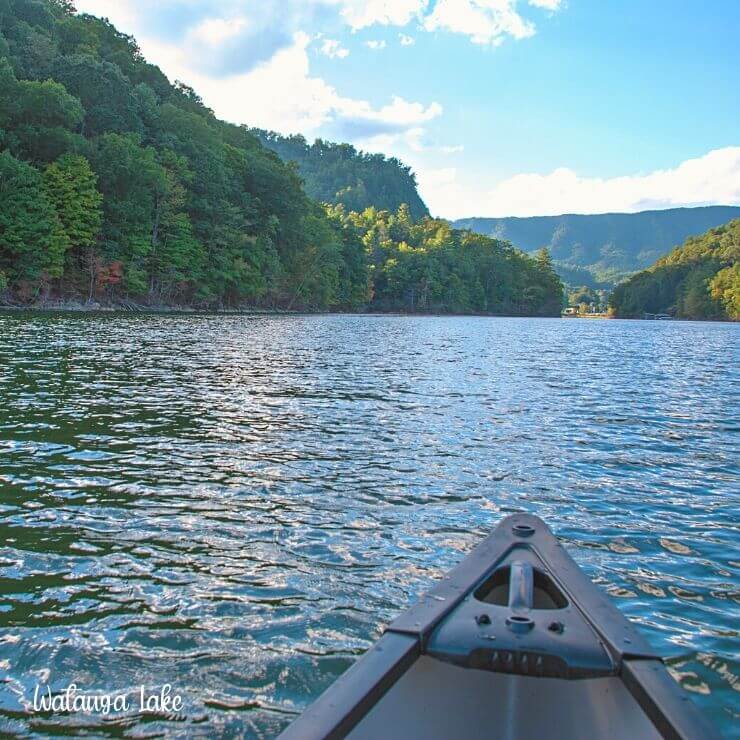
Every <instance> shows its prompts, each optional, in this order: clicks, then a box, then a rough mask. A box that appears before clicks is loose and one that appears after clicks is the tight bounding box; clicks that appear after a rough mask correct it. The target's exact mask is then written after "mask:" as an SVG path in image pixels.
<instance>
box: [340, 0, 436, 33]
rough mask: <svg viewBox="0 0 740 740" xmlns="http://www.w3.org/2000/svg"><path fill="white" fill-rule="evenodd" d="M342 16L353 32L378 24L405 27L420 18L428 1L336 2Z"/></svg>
mask: <svg viewBox="0 0 740 740" xmlns="http://www.w3.org/2000/svg"><path fill="white" fill-rule="evenodd" d="M336 1H337V4H338V5H340V6H341V15H342V17H343V18H344V19H345V21H346V22H347V23H348V24H349V25H350V26H351V28H352V30H354V31H357V30H359V29H360V28H367V27H368V26H373V25H376V24H379V25H384V26H405V25H407V24H408V23H410V22H411V20H412V19H413V18H415V17H417V16H420V15H421V14H422V13H423V11H424V10H425V9H426V7H427V5H428V0H336Z"/></svg>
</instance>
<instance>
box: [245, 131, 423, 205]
mask: <svg viewBox="0 0 740 740" xmlns="http://www.w3.org/2000/svg"><path fill="white" fill-rule="evenodd" d="M251 132H252V133H253V134H254V135H255V136H257V137H258V138H259V140H260V141H261V142H262V144H264V146H266V147H268V148H269V149H272V150H273V151H274V152H276V153H277V154H278V155H279V156H280V158H281V159H283V160H284V161H286V162H295V163H296V165H297V166H298V172H299V173H300V175H301V177H302V178H303V181H304V184H305V188H306V192H307V193H308V195H309V196H310V197H311V198H314V199H315V200H318V201H321V202H322V203H335V204H340V205H343V206H344V207H345V209H346V210H348V211H363V210H365V208H370V207H375V208H379V209H381V210H388V211H396V210H398V208H399V206H400V205H401V204H402V203H405V204H406V205H407V206H408V207H409V211H410V213H411V216H412V217H413V218H414V219H420V218H423V217H424V216H428V215H429V211H428V209H427V207H426V205H424V201H423V200H422V199H421V198H420V197H419V193H418V192H417V190H416V178H415V176H414V173H413V172H412V171H411V168H410V167H407V166H406V165H404V164H403V163H401V162H399V161H398V160H397V159H396V158H395V157H391V158H386V157H385V156H383V155H382V154H367V153H365V152H358V151H357V150H356V149H355V148H354V147H353V146H352V145H351V144H334V143H332V142H328V141H322V140H321V139H316V141H315V142H314V143H313V144H309V143H308V142H307V141H306V139H305V138H304V137H303V136H300V135H297V136H281V135H280V134H278V133H275V132H274V131H263V130H261V129H251Z"/></svg>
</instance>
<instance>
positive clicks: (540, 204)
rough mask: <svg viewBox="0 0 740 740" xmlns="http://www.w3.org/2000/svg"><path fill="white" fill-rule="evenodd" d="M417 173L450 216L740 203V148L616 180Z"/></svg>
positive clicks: (557, 173)
mask: <svg viewBox="0 0 740 740" xmlns="http://www.w3.org/2000/svg"><path fill="white" fill-rule="evenodd" d="M418 176H419V185H420V190H421V194H422V197H424V198H425V199H426V201H427V204H428V205H429V207H430V209H431V211H432V213H435V214H439V215H442V216H446V217H448V218H462V217H465V216H555V215H560V214H562V213H608V212H628V213H634V212H635V211H643V210H649V209H661V208H675V207H679V206H701V205H712V204H716V203H722V204H726V205H740V147H725V148H724V149H715V150H713V151H711V152H709V153H707V154H705V155H704V156H702V157H697V158H696V159H688V160H686V161H684V162H681V163H680V164H679V165H677V166H676V167H674V168H672V169H667V170H657V171H655V172H651V173H647V174H636V175H626V176H621V177H612V178H597V177H582V176H579V175H578V174H576V173H575V172H574V171H573V170H571V169H568V168H566V167H561V168H559V169H556V170H554V171H553V172H550V173H548V174H536V173H528V174H521V175H515V176H514V177H510V178H508V179H506V180H503V181H502V182H499V183H496V184H493V186H490V185H488V186H486V185H484V184H482V183H480V182H477V183H476V184H475V185H474V186H471V185H467V184H465V183H462V182H461V181H460V178H459V176H458V172H457V170H455V169H454V168H443V169H437V170H428V171H424V170H423V169H422V170H420V171H419V173H418Z"/></svg>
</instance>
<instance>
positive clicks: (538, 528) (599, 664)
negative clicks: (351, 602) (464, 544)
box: [281, 514, 719, 740]
mask: <svg viewBox="0 0 740 740" xmlns="http://www.w3.org/2000/svg"><path fill="white" fill-rule="evenodd" d="M345 737H346V738H351V739H352V740H378V739H380V738H382V739H384V740H395V739H396V738H398V739H399V740H400V739H402V738H403V739H404V740H408V739H413V738H420V739H422V738H423V740H437V739H439V740H442V739H444V740H449V739H451V738H461V739H462V738H465V739H468V738H469V739H471V740H473V739H476V738H487V739H488V740H490V739H491V738H494V739H499V738H500V739H501V740H529V739H530V738H535V739H536V738H568V740H580V739H583V740H593V739H594V738H617V739H619V738H625V739H626V740H638V739H642V738H661V737H663V738H682V739H683V740H698V739H700V738H717V737H719V735H718V734H717V731H716V730H715V729H714V728H713V726H712V725H711V724H710V723H709V722H708V721H707V720H706V719H705V718H704V716H703V715H702V714H701V713H700V712H699V711H698V709H697V708H696V707H695V706H694V705H693V703H692V702H691V699H690V698H689V696H688V695H687V694H686V693H685V692H684V691H683V689H681V687H680V686H679V685H678V684H677V683H676V682H675V681H674V680H673V679H672V678H671V677H670V675H669V674H668V672H667V670H666V668H665V666H664V664H663V662H662V660H661V658H660V656H658V655H657V654H656V653H655V651H654V650H653V649H652V648H651V647H650V645H648V643H647V642H646V640H645V639H644V638H643V637H642V636H641V635H640V633H639V632H638V631H637V629H636V628H635V626H634V625H632V624H631V623H630V622H629V621H627V619H625V618H624V617H623V616H622V614H621V613H620V612H619V610H618V609H616V607H615V606H614V605H613V604H612V603H611V602H610V601H609V599H608V597H607V596H606V595H605V594H604V593H602V592H601V591H600V590H599V589H598V588H597V587H596V586H595V585H594V584H593V583H592V582H591V581H590V580H589V579H588V578H587V577H586V575H585V574H584V573H583V572H582V571H581V570H580V569H579V567H578V566H577V565H576V563H575V562H574V561H573V560H572V559H571V557H570V556H569V555H568V554H567V553H566V552H565V550H564V549H563V547H562V546H561V545H560V544H559V543H558V541H557V539H556V538H555V536H554V535H553V534H552V532H551V531H550V530H549V528H548V527H547V525H546V524H545V523H544V522H543V521H542V520H541V519H539V518H538V517H535V516H531V515H528V514H515V515H513V516H509V517H507V518H506V519H504V520H503V521H502V522H501V523H500V524H499V525H498V527H496V529H495V530H494V531H493V533H492V534H490V535H489V536H488V537H487V538H486V539H485V540H483V542H481V544H480V545H478V547H476V548H475V550H473V552H471V553H470V555H468V556H467V557H466V558H465V559H464V560H463V561H462V562H461V563H460V565H458V566H457V567H456V568H454V569H453V570H452V571H450V572H449V573H448V574H447V575H446V576H445V577H444V578H443V579H442V580H441V581H440V582H439V583H438V584H437V585H436V586H435V587H434V588H433V589H432V590H431V591H430V592H429V593H428V594H426V595H425V596H424V597H423V598H422V599H421V600H420V601H419V602H418V603H416V604H415V605H414V606H412V607H411V608H410V609H409V610H408V611H406V612H404V613H403V614H401V615H400V616H399V617H398V618H397V619H396V620H395V621H394V622H393V623H392V624H391V625H390V626H389V627H388V628H387V629H386V631H385V633H384V634H383V636H382V637H381V638H380V639H379V640H378V642H377V643H375V645H374V646H373V647H372V648H371V649H370V650H368V652H367V653H366V654H365V655H364V656H363V657H362V658H361V659H360V660H358V661H357V663H355V664H354V665H353V666H352V667H351V668H350V669H349V670H348V671H347V672H346V673H344V674H343V675H342V676H341V677H340V678H339V679H338V680H337V681H336V682H335V683H334V684H333V685H332V686H331V687H329V689H328V690H327V691H326V692H324V694H322V695H321V696H320V697H319V698H318V699H317V701H316V702H315V703H314V704H312V705H311V706H310V707H309V708H308V709H306V711H305V712H304V713H303V714H302V715H301V716H300V717H298V718H297V719H296V720H295V721H294V722H293V723H292V724H291V725H290V726H289V727H288V728H287V729H286V730H285V731H284V732H283V734H282V735H281V738H282V740H314V739H315V740H323V738H345Z"/></svg>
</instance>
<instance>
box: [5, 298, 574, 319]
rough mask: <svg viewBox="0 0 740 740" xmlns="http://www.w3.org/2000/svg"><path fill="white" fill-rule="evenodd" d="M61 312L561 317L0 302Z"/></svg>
mask: <svg viewBox="0 0 740 740" xmlns="http://www.w3.org/2000/svg"><path fill="white" fill-rule="evenodd" d="M6 312H7V313H13V314H23V313H29V314H31V313H49V314H52V313H61V314H73V315H74V314H126V315H136V314H140V315H147V314H159V315H167V314H172V315H184V316H187V315H190V314H192V315H209V316H430V317H432V316H437V317H443V316H471V317H473V316H478V317H487V318H497V317H498V318H517V319H532V318H535V319H560V318H562V316H561V315H560V314H553V315H550V316H538V315H532V314H515V313H457V312H452V311H450V312H440V311H380V310H372V309H368V308H364V309H363V310H359V311H352V310H348V309H337V310H331V309H302V310H294V309H291V310H288V309H284V308H261V307H258V306H241V307H238V308H194V307H192V306H166V305H165V306H147V305H143V304H136V303H114V304H102V303H97V302H94V303H80V302H78V301H59V302H56V301H54V302H51V301H50V302H46V303H41V304H39V303H34V304H29V305H25V306H19V305H12V304H5V303H0V314H2V313H6Z"/></svg>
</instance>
